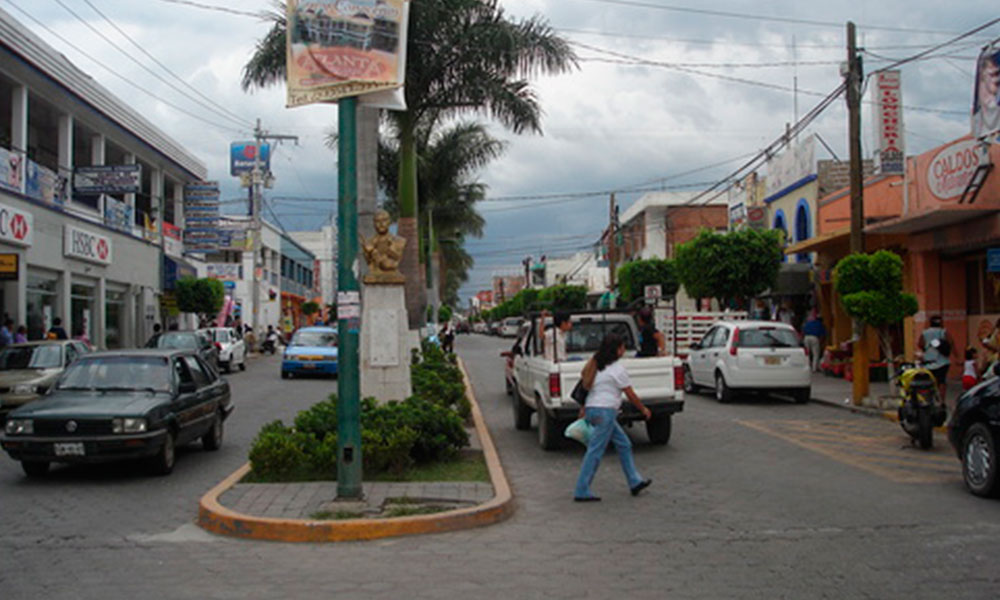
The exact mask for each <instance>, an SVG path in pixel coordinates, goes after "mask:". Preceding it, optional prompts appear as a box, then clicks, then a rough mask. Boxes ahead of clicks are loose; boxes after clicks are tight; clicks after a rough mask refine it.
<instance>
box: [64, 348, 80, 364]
mask: <svg viewBox="0 0 1000 600" xmlns="http://www.w3.org/2000/svg"><path fill="white" fill-rule="evenodd" d="M63 352H64V354H63V367H68V366H70V365H71V364H73V361H74V360H76V359H77V358H79V357H80V353H79V351H78V350H77V349H76V347H75V346H74V345H73V344H66V345H65V346H63Z"/></svg>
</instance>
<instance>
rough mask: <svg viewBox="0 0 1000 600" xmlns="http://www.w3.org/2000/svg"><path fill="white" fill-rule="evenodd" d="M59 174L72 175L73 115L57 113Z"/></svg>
mask: <svg viewBox="0 0 1000 600" xmlns="http://www.w3.org/2000/svg"><path fill="white" fill-rule="evenodd" d="M58 171H59V176H60V177H72V176H73V115H70V114H61V115H59V169H58Z"/></svg>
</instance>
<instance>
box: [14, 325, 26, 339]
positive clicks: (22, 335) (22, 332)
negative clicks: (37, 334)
mask: <svg viewBox="0 0 1000 600" xmlns="http://www.w3.org/2000/svg"><path fill="white" fill-rule="evenodd" d="M27 341H28V328H27V327H25V326H24V325H18V327H17V333H15V334H14V343H15V344H24V343H27Z"/></svg>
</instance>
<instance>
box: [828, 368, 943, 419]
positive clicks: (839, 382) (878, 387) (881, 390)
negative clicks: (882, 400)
mask: <svg viewBox="0 0 1000 600" xmlns="http://www.w3.org/2000/svg"><path fill="white" fill-rule="evenodd" d="M851 386H852V383H851V382H850V381H847V380H846V379H841V378H839V377H831V376H829V375H824V374H823V373H813V376H812V401H813V402H819V403H821V404H826V405H829V406H833V407H836V408H842V409H847V410H850V411H853V412H858V413H864V414H869V415H871V416H879V417H885V418H887V419H890V420H893V421H895V420H896V409H895V405H893V407H892V409H886V410H882V409H879V408H876V407H872V406H854V404H853V403H852V402H851V397H852V395H853V390H852V387H851ZM961 393H962V383H961V382H960V381H949V382H948V403H949V405H954V402H955V399H956V398H958V396H959V394H961ZM868 395H869V396H870V397H872V398H878V397H882V396H889V384H888V382H873V383H871V384H870V385H869V392H868Z"/></svg>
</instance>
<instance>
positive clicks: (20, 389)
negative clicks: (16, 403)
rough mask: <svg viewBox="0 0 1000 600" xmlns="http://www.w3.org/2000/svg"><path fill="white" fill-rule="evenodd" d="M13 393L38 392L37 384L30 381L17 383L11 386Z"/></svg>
mask: <svg viewBox="0 0 1000 600" xmlns="http://www.w3.org/2000/svg"><path fill="white" fill-rule="evenodd" d="M11 391H12V392H13V393H15V394H34V393H37V392H38V386H37V385H32V384H30V383H18V384H16V385H14V387H12V388H11Z"/></svg>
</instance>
